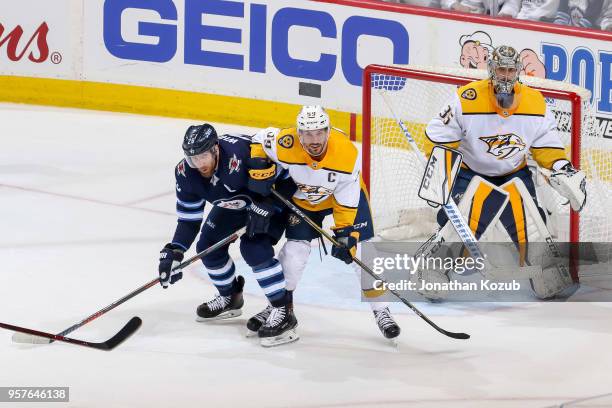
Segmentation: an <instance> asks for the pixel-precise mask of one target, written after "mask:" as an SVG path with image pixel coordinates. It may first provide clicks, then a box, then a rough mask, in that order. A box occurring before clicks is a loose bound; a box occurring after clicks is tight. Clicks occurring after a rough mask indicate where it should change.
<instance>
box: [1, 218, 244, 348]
mask: <svg viewBox="0 0 612 408" xmlns="http://www.w3.org/2000/svg"><path fill="white" fill-rule="evenodd" d="M245 231H246V227H242V228H241V229H239V230H238V231H236V232H234V233H233V234H231V235H229V236H227V237H225V238H224V239H222V240H221V241H219V242H217V243H216V244H213V245H211V246H209V247H208V248H206V249H205V250H203V251H202V252H200V253H197V254H196V255H194V256H192V257H191V258H189V259H187V260H186V261H183V262H182V263H181V264H179V265H177V266H176V267H174V268H172V270H177V269H183V268H185V267H187V266H189V265H191V264H192V263H194V262H195V261H197V260H199V259H201V258H202V257H204V256H206V255H208V254H209V253H211V252H213V251H216V250H217V249H219V248H221V247H223V246H225V245H227V244H229V243H231V242H233V241H235V240H237V239H238V238H239V237H240V236H241V235H242V234H244V232H245ZM158 283H159V277H157V278H155V279H153V280H152V281H150V282H148V283H146V284H144V285H142V286H141V287H139V288H138V289H136V290H135V291H133V292H130V293H129V294H127V295H125V296H124V297H122V298H121V299H119V300H116V301H115V302H113V303H111V304H110V305H108V306H106V307H105V308H103V309H100V310H98V311H97V312H95V313H94V314H92V315H91V316H88V317H86V318H85V319H83V320H81V321H80V322H78V323H77V324H75V325H72V326H70V327H69V328H67V329H66V330H64V331H62V332H61V333H59V334H57V336H59V337H63V336H65V335H67V334H69V333H71V332H73V331H75V330H76V329H78V328H79V327H82V326H84V325H86V324H87V323H89V322H91V321H92V320H95V319H97V318H98V317H100V316H102V315H103V314H105V313H107V312H109V311H111V310H113V309H114V308H116V307H117V306H119V305H121V304H123V303H125V302H127V301H128V300H130V299H131V298H133V297H134V296H136V295H138V294H140V293H142V292H144V291H145V290H147V289H149V288H151V287H153V286H155V285H156V284H158ZM128 324H129V323H128ZM126 327H127V326H126ZM16 331H17V333H15V334H14V335H13V338H12V340H13V341H14V342H15V343H35V344H48V343H53V341H54V340H59V339H56V338H53V337H49V336H42V337H43V338H41V337H37V336H35V335H34V336H33V335H32V334H33V333H28V332H23V331H19V330H16ZM22 333H27V334H22Z"/></svg>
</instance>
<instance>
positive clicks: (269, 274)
mask: <svg viewBox="0 0 612 408" xmlns="http://www.w3.org/2000/svg"><path fill="white" fill-rule="evenodd" d="M253 273H254V274H255V279H257V283H259V286H260V287H261V288H262V289H263V291H264V294H265V295H266V297H267V298H268V301H269V302H270V304H271V305H272V306H274V307H279V306H283V305H285V304H287V298H288V296H287V290H286V283H285V275H284V273H283V267H282V266H281V264H280V262H278V260H276V259H274V258H272V259H270V260H268V261H266V262H263V263H261V264H259V265H255V266H253Z"/></svg>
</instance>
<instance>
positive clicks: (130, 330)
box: [96, 316, 142, 350]
mask: <svg viewBox="0 0 612 408" xmlns="http://www.w3.org/2000/svg"><path fill="white" fill-rule="evenodd" d="M141 325H142V320H141V319H140V317H138V316H134V317H132V318H131V319H130V321H129V322H127V323H126V325H125V326H123V328H122V329H121V330H119V332H118V333H117V334H115V335H114V336H113V337H111V338H110V339H108V340H106V341H105V342H103V343H97V345H96V348H98V349H101V350H112V349H114V348H115V347H117V346H118V345H119V344H121V343H123V342H124V341H125V340H127V339H128V338H129V337H130V336H131V335H132V334H134V333H136V331H137V330H138V329H139V328H140V326H141Z"/></svg>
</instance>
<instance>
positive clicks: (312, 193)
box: [296, 183, 334, 203]
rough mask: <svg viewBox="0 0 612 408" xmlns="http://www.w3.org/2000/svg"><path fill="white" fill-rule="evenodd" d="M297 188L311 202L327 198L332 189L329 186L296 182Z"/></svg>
mask: <svg viewBox="0 0 612 408" xmlns="http://www.w3.org/2000/svg"><path fill="white" fill-rule="evenodd" d="M296 184H297V188H298V190H300V191H301V192H302V193H303V194H304V195H305V196H306V199H307V200H308V201H310V202H311V203H317V202H319V201H322V200H323V199H325V198H327V197H328V196H329V195H330V194H332V193H333V192H334V191H333V190H330V189H329V188H325V187H321V186H309V185H306V184H300V183H296Z"/></svg>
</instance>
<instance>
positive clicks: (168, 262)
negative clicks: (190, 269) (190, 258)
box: [159, 244, 185, 289]
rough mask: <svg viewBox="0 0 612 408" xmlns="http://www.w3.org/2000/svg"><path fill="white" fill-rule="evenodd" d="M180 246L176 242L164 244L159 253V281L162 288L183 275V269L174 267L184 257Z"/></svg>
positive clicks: (165, 287)
mask: <svg viewBox="0 0 612 408" xmlns="http://www.w3.org/2000/svg"><path fill="white" fill-rule="evenodd" d="M184 252H185V251H183V249H182V248H181V247H179V246H178V245H176V244H166V246H164V248H163V249H162V250H161V251H160V253H159V283H160V284H161V285H162V287H163V288H164V289H167V288H168V285H172V284H174V283H175V282H177V281H179V280H180V279H181V278H182V277H183V270H182V269H176V270H172V269H173V268H175V267H176V266H178V265H179V264H180V263H181V261H182V260H183V257H184Z"/></svg>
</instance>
